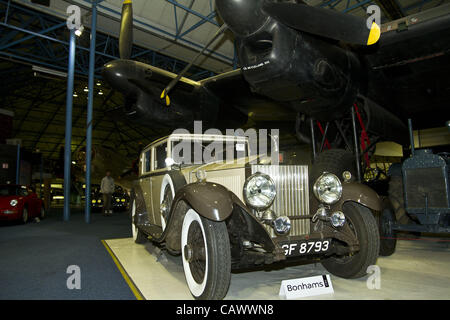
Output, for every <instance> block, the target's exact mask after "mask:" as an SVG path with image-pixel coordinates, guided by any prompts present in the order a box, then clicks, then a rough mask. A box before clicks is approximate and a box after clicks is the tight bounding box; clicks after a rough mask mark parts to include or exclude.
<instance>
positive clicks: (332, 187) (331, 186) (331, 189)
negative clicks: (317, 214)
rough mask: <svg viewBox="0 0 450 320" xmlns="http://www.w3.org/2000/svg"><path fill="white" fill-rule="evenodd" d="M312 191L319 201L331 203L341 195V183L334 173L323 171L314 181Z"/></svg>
mask: <svg viewBox="0 0 450 320" xmlns="http://www.w3.org/2000/svg"><path fill="white" fill-rule="evenodd" d="M313 191H314V195H315V196H316V198H317V199H318V200H319V201H321V202H325V203H326V204H333V203H336V202H337V201H339V199H340V198H341V196H342V183H341V181H340V180H339V178H338V177H336V176H335V175H334V174H332V173H328V172H325V173H324V174H322V175H321V176H320V177H319V178H318V179H317V180H316V182H315V183H314V187H313Z"/></svg>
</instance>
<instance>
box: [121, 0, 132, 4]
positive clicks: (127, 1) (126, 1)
mask: <svg viewBox="0 0 450 320" xmlns="http://www.w3.org/2000/svg"><path fill="white" fill-rule="evenodd" d="M129 3H132V1H131V0H124V2H123V4H129Z"/></svg>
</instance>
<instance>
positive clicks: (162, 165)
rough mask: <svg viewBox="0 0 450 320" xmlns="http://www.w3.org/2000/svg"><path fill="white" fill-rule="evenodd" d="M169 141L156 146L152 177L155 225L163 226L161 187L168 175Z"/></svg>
mask: <svg viewBox="0 0 450 320" xmlns="http://www.w3.org/2000/svg"><path fill="white" fill-rule="evenodd" d="M167 150H168V149H167V140H165V141H164V142H163V143H161V144H158V145H155V146H154V147H153V153H152V168H153V173H152V176H151V186H152V205H153V218H154V224H156V225H158V226H161V225H162V223H161V211H160V208H161V186H162V183H163V179H164V176H165V175H166V173H167V170H168V169H167V166H166V158H167Z"/></svg>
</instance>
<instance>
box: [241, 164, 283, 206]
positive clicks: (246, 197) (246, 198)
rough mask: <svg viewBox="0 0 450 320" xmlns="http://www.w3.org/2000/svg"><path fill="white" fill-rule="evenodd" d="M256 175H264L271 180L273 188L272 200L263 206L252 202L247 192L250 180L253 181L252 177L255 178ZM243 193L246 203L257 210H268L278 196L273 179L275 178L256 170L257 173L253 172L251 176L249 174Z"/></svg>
mask: <svg viewBox="0 0 450 320" xmlns="http://www.w3.org/2000/svg"><path fill="white" fill-rule="evenodd" d="M255 177H263V178H265V179H266V180H267V181H269V183H270V185H271V187H272V188H273V197H272V199H271V200H270V202H268V203H266V204H265V205H263V206H257V205H254V204H252V203H251V202H250V200H249V198H248V194H247V192H246V190H247V186H248V184H249V182H250V181H252V179H254V178H255ZM242 193H243V195H244V201H245V203H246V205H248V206H249V207H250V208H252V209H255V210H257V211H263V210H266V209H268V208H270V206H271V205H272V204H273V202H274V201H275V198H276V197H277V189H276V187H275V182H274V181H273V179H272V178H271V177H270V176H269V175H267V174H265V173H261V172H256V173H254V174H252V175H251V176H249V177H248V178H247V179H246V180H245V183H244V188H243V191H242Z"/></svg>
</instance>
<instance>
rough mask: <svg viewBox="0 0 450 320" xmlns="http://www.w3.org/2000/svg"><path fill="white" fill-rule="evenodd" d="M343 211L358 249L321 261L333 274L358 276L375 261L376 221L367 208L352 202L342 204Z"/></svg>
mask: <svg viewBox="0 0 450 320" xmlns="http://www.w3.org/2000/svg"><path fill="white" fill-rule="evenodd" d="M343 211H344V214H345V218H346V224H348V227H349V228H350V230H351V232H352V233H353V234H354V235H355V236H356V237H357V239H358V242H359V251H358V252H356V253H354V254H352V255H347V256H332V257H330V258H328V259H326V260H324V261H322V265H323V266H324V267H325V269H327V270H328V271H329V272H330V273H332V274H333V275H335V276H338V277H341V278H360V277H363V276H365V275H366V274H367V268H368V267H369V266H370V265H374V264H376V262H377V258H378V253H379V251H380V236H379V232H378V226H377V221H376V220H375V217H374V216H373V214H372V212H371V211H370V210H369V209H368V208H366V207H364V206H362V205H360V204H357V203H354V202H348V203H346V204H344V206H343Z"/></svg>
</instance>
